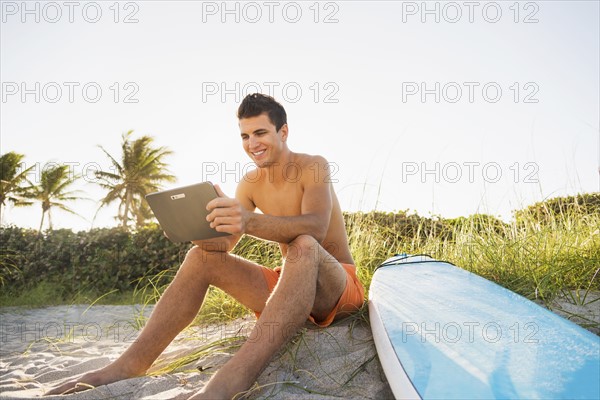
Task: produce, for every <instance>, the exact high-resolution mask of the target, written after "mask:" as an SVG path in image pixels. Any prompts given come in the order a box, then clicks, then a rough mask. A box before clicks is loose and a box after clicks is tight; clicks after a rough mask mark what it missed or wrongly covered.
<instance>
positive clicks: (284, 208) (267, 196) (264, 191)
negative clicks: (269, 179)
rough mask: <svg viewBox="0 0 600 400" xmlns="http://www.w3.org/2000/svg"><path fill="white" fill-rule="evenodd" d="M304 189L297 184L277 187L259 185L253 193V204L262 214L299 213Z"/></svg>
mask: <svg viewBox="0 0 600 400" xmlns="http://www.w3.org/2000/svg"><path fill="white" fill-rule="evenodd" d="M303 194H304V190H303V189H302V187H301V185H300V184H299V183H298V184H295V185H294V184H286V185H284V186H282V187H279V188H274V187H261V188H258V190H257V191H256V192H255V193H254V196H252V197H253V199H254V204H255V205H256V207H257V208H258V209H260V210H261V211H262V212H263V213H264V214H268V215H275V216H295V215H300V212H301V210H302V208H301V206H302V196H303Z"/></svg>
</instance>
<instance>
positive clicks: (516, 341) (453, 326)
mask: <svg viewBox="0 0 600 400" xmlns="http://www.w3.org/2000/svg"><path fill="white" fill-rule="evenodd" d="M369 315H370V321H371V328H372V330H373V337H374V340H375V345H376V348H377V353H378V356H379V359H380V361H381V364H382V366H383V369H384V371H385V374H386V377H387V379H388V381H389V384H390V386H391V389H392V391H393V393H394V396H395V397H397V398H414V399H524V398H526V399H600V337H598V336H596V335H594V334H593V333H591V332H589V331H587V330H585V329H583V328H581V327H580V326H578V325H576V324H574V323H572V322H570V321H568V320H566V319H564V318H562V317H560V316H558V315H556V314H554V313H552V312H551V311H549V310H547V309H545V308H543V307H541V306H539V305H537V304H535V303H534V302H532V301H530V300H528V299H526V298H524V297H522V296H520V295H518V294H516V293H514V292H511V291H510V290H508V289H505V288H503V287H501V286H499V285H497V284H495V283H493V282H490V281H488V280H486V279H484V278H482V277H480V276H478V275H476V274H473V273H470V272H468V271H465V270H463V269H460V268H457V267H455V266H454V265H452V264H450V263H446V262H441V261H437V260H434V259H432V258H430V257H428V256H407V255H400V256H396V257H393V258H390V259H389V260H387V261H385V262H384V263H383V264H382V265H381V266H380V267H379V268H378V269H377V270H376V271H375V273H374V275H373V279H372V282H371V287H370V289H369Z"/></svg>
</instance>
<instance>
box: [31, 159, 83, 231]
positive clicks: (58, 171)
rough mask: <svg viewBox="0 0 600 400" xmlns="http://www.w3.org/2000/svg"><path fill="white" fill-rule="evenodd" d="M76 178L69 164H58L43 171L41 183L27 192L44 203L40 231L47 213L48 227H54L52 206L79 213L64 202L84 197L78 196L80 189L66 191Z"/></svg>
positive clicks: (33, 198) (32, 197)
mask: <svg viewBox="0 0 600 400" xmlns="http://www.w3.org/2000/svg"><path fill="white" fill-rule="evenodd" d="M76 179H77V178H76V177H74V176H70V174H69V166H68V165H57V166H55V167H50V168H47V169H45V170H43V171H42V175H41V180H40V184H39V185H35V186H33V187H32V188H31V191H30V192H29V193H28V194H27V197H28V198H30V199H32V200H37V201H39V202H41V203H42V220H41V221H40V229H39V230H38V233H40V232H41V231H42V227H43V226H44V217H45V216H46V214H48V227H49V228H50V229H52V214H51V212H50V211H51V209H52V207H55V208H58V209H61V210H63V211H66V212H69V213H71V214H75V215H79V214H77V213H76V212H75V211H73V210H71V209H70V208H69V207H67V206H66V205H64V204H63V202H66V201H73V200H82V199H83V198H82V197H78V196H76V194H77V193H79V191H70V192H67V191H66V189H67V188H68V187H69V186H70V185H71V184H73V182H75V180H76Z"/></svg>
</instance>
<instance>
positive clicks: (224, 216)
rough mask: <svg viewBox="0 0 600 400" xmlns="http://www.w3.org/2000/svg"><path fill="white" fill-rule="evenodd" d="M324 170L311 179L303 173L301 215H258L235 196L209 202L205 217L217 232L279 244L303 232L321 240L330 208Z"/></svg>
mask: <svg viewBox="0 0 600 400" xmlns="http://www.w3.org/2000/svg"><path fill="white" fill-rule="evenodd" d="M318 162H319V164H320V165H324V166H325V168H327V161H326V160H325V159H324V158H322V157H319V158H318ZM326 171H327V173H326V174H325V179H313V177H311V176H310V175H311V174H308V173H305V174H303V179H302V184H303V186H304V194H303V196H302V203H301V211H300V212H301V214H300V215H298V216H273V215H265V214H258V213H255V212H252V211H250V210H247V209H245V208H244V207H242V206H241V204H240V203H239V201H238V200H237V199H227V198H218V199H215V200H212V201H211V203H213V202H215V203H214V204H211V203H209V205H210V206H213V212H211V213H210V214H209V216H208V220H209V221H210V222H211V226H212V227H214V228H215V229H216V230H217V231H219V232H229V233H232V234H242V233H247V234H249V235H252V236H256V237H258V238H261V239H265V240H270V241H274V242H279V243H289V242H291V241H292V240H294V239H295V238H297V237H298V236H300V235H303V234H304V235H310V236H312V237H314V238H315V239H316V240H317V241H318V242H322V241H323V240H324V239H325V236H326V235H327V231H328V229H329V221H330V218H331V211H332V207H333V206H332V204H333V203H332V195H331V185H330V184H329V179H328V178H329V170H328V169H327V170H326ZM242 191H243V188H242ZM237 197H238V198H239V197H240V196H237ZM242 197H243V196H242Z"/></svg>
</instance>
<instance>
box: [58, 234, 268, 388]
mask: <svg viewBox="0 0 600 400" xmlns="http://www.w3.org/2000/svg"><path fill="white" fill-rule="evenodd" d="M211 284H213V285H215V286H218V287H221V288H222V289H223V290H225V291H227V292H228V293H230V294H232V295H233V296H234V297H236V298H237V300H238V301H240V302H241V303H242V304H244V305H245V306H247V307H249V308H251V309H253V310H257V311H260V310H262V308H263V307H264V305H265V303H266V301H267V299H268V297H269V291H268V287H267V285H266V283H265V281H264V276H263V273H262V271H261V267H260V266H258V265H257V264H254V263H251V262H250V261H247V260H244V259H242V258H240V257H237V256H233V255H230V254H227V253H221V252H208V251H204V250H202V249H200V248H199V247H197V246H196V247H193V248H192V249H191V250H190V251H189V252H188V254H187V255H186V258H185V260H184V262H183V263H182V265H181V267H180V268H179V270H178V271H177V275H176V276H175V278H174V279H173V282H171V284H170V285H169V287H168V288H167V290H166V291H165V292H164V293H163V295H162V296H161V298H160V300H159V302H158V303H157V304H156V307H155V308H154V310H153V312H152V315H151V316H150V319H149V320H148V323H147V324H146V326H145V327H144V328H143V330H142V332H141V333H140V335H139V336H138V338H137V339H136V341H135V342H134V343H132V344H131V346H129V348H128V349H127V350H126V351H125V352H124V353H123V354H122V355H121V356H120V357H119V358H118V359H117V360H115V361H114V362H113V363H111V364H110V365H108V366H106V367H104V368H102V369H100V370H97V371H94V372H91V373H88V374H85V375H83V376H82V377H81V378H79V379H77V380H74V381H71V382H67V383H65V384H63V385H61V386H59V387H57V388H55V389H53V390H52V391H50V392H49V393H48V394H60V393H64V392H66V391H69V392H72V391H76V390H85V389H86V388H88V387H89V386H86V385H92V386H100V385H104V384H107V383H111V382H115V381H118V380H121V379H126V378H131V377H135V376H140V375H144V373H145V372H146V371H147V370H148V368H150V366H151V365H152V363H153V362H154V361H155V360H156V358H157V357H158V356H159V355H160V354H161V353H162V352H163V350H164V349H165V348H166V347H167V346H168V345H169V343H171V341H172V340H173V339H174V338H175V336H177V334H178V333H179V332H181V331H182V330H183V329H184V328H185V327H187V326H188V325H189V324H190V323H191V322H192V321H193V319H194V317H195V316H196V315H197V313H198V310H199V309H200V306H201V305H202V302H203V300H204V296H205V294H206V291H207V289H208V286H209V285H211ZM78 383H80V384H81V385H79V386H77V384H78ZM83 384H86V385H83Z"/></svg>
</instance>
